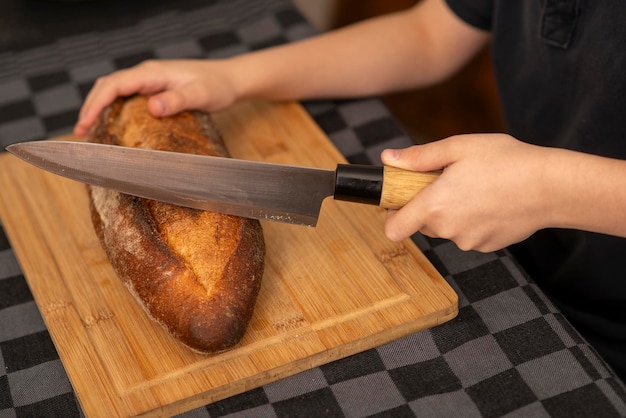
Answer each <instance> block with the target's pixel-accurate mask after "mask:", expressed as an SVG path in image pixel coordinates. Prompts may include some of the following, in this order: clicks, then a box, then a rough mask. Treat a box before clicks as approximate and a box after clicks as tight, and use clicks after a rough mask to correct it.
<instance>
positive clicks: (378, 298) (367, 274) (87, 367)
mask: <svg viewBox="0 0 626 418" xmlns="http://www.w3.org/2000/svg"><path fill="white" fill-rule="evenodd" d="M214 116H215V120H216V122H217V124H218V126H219V127H220V130H221V131H222V134H223V135H224V137H225V141H226V144H227V146H228V148H229V150H230V152H231V154H232V155H233V156H234V157H237V158H246V159H251V160H259V161H270V162H277V163H288V164H299V165H306V166H316V167H322V168H334V167H335V165H336V164H337V163H339V162H344V160H343V158H342V156H341V155H340V153H339V152H338V151H337V150H336V149H335V148H334V147H333V146H332V144H331V143H330V142H329V140H328V139H327V138H326V137H325V136H324V134H323V132H322V131H321V130H320V129H319V128H318V127H317V125H315V123H314V122H313V121H312V120H311V119H310V118H309V116H308V115H307V113H306V112H305V111H304V110H303V109H302V108H301V107H300V105H298V104H295V103H285V104H271V105H270V104H267V103H242V104H239V105H237V106H234V107H232V108H230V109H229V110H228V111H224V112H221V113H218V114H216V115H214ZM63 139H66V140H67V139H75V138H68V137H65V138H63ZM0 190H2V194H1V196H0V217H1V219H2V222H3V225H4V228H5V230H6V232H7V234H8V236H9V239H10V241H11V244H12V246H13V248H14V250H15V253H16V256H17V258H18V259H19V261H20V264H21V266H22V269H23V271H24V274H25V276H26V278H27V281H28V283H29V285H30V287H31V290H32V293H33V295H34V297H35V300H36V302H37V304H38V306H39V309H40V311H41V313H42V316H43V318H44V320H45V323H46V325H47V327H48V329H49V331H50V334H51V336H52V339H53V340H54V343H55V345H56V348H57V350H58V352H59V355H60V357H61V360H62V361H63V364H64V366H65V368H66V370H67V373H68V375H69V377H70V380H71V382H72V385H73V387H74V389H75V391H76V393H77V395H78V398H79V400H80V403H81V405H82V407H83V410H84V411H85V413H86V414H87V416H90V417H91V416H94V417H97V416H107V417H111V416H138V415H141V416H168V415H173V414H176V413H181V412H183V411H186V410H189V409H191V408H194V407H197V406H200V405H203V404H207V403H210V402H214V401H217V400H220V399H223V398H226V397H228V396H231V395H235V394H238V393H241V392H244V391H246V390H249V389H252V388H255V387H258V386H260V385H263V384H265V383H268V382H271V381H274V380H277V379H280V378H283V377H286V376H289V375H292V374H294V373H297V372H299V371H302V370H306V369H309V368H312V367H315V366H318V365H321V364H324V363H327V362H330V361H332V360H336V359H339V358H342V357H345V356H348V355H351V354H354V353H357V352H360V351H363V350H366V349H369V348H371V347H375V346H378V345H381V344H383V343H386V342H389V341H391V340H394V339H397V338H400V337H402V336H404V335H407V334H409V333H411V332H415V331H418V330H421V329H425V328H428V327H432V326H434V325H437V324H439V323H442V322H444V321H447V320H449V319H451V318H453V317H454V316H455V315H456V313H457V296H456V294H455V293H454V291H453V290H452V289H451V288H450V287H449V286H448V284H447V283H446V282H445V281H444V280H443V278H442V277H441V276H440V275H439V273H438V272H437V271H436V270H435V269H434V268H433V266H432V265H431V264H430V263H429V262H428V261H427V260H426V258H425V257H424V255H423V254H422V253H421V252H420V251H419V249H418V248H417V247H416V246H415V245H414V244H413V243H412V242H411V241H409V240H407V241H404V242H401V243H392V242H390V241H388V240H387V239H386V238H385V237H384V235H383V228H382V225H383V222H384V216H385V215H384V210H382V209H380V208H377V207H370V206H365V205H358V204H354V203H346V202H335V201H332V200H327V201H325V202H324V205H323V208H322V214H321V217H320V220H319V223H318V226H317V227H316V228H307V227H301V226H294V225H287V224H280V223H272V222H264V223H263V228H264V233H265V238H266V243H267V256H266V269H265V270H266V271H265V275H264V279H263V285H262V289H261V293H260V295H259V298H258V301H257V305H256V309H255V313H254V316H253V318H252V321H251V323H250V325H249V328H248V331H247V333H246V335H245V336H244V338H243V340H242V342H241V343H240V344H239V345H238V346H236V347H235V348H234V349H232V350H229V351H226V352H223V353H219V354H216V355H208V356H207V355H200V354H196V353H194V352H192V351H190V350H188V349H187V348H185V347H184V346H182V345H181V344H179V343H177V342H176V341H175V340H173V339H172V338H171V337H169V336H168V335H167V334H166V332H165V331H164V330H163V329H161V328H160V326H159V325H157V324H155V323H153V322H152V321H150V319H148V317H147V316H146V315H145V313H144V312H143V311H142V310H141V308H140V307H139V306H138V305H137V304H136V303H135V301H134V300H133V299H132V297H131V296H130V294H129V293H128V292H127V291H126V289H125V287H124V286H123V285H122V283H121V282H120V281H119V280H118V278H117V277H116V276H115V274H114V272H113V270H112V269H111V266H110V264H109V262H108V260H107V258H106V255H105V254H104V252H103V251H102V249H101V248H100V245H99V243H98V240H97V238H96V236H95V233H94V232H93V229H92V226H91V221H90V219H89V210H88V201H87V194H86V190H85V186H84V185H82V184H79V183H77V182H74V181H71V180H67V179H64V178H61V177H58V176H54V175H51V174H48V173H47V172H44V171H42V170H39V169H37V168H34V167H32V166H30V165H28V164H26V163H23V162H22V161H20V160H18V159H17V158H15V157H13V156H11V155H9V154H7V153H4V154H3V155H0Z"/></svg>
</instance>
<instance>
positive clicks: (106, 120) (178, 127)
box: [88, 96, 265, 353]
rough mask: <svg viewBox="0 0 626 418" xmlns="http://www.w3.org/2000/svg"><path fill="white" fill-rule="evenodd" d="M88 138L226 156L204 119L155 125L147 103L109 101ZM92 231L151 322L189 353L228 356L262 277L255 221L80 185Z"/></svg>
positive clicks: (195, 115)
mask: <svg viewBox="0 0 626 418" xmlns="http://www.w3.org/2000/svg"><path fill="white" fill-rule="evenodd" d="M88 140H89V141H90V142H97V143H103V144H112V145H122V146H129V147H138V148H148V149H156V150H166V151H176V152H185V153H193V154H204V155H216V156H228V155H227V151H226V148H225V147H224V143H223V142H222V139H221V136H220V134H219V133H218V131H217V130H216V128H215V126H214V124H213V122H212V120H211V118H210V116H209V115H208V114H206V113H202V112H183V113H180V114H178V115H175V116H172V117H166V118H155V117H153V116H151V115H150V113H149V112H148V110H147V99H146V98H145V97H142V96H134V97H132V98H129V99H118V100H117V101H116V102H114V103H113V104H112V105H111V106H109V107H108V108H107V109H105V111H103V113H102V115H101V116H100V119H99V121H98V122H97V124H96V126H95V127H94V128H93V129H92V130H91V132H90V134H89V137H88ZM88 191H89V197H90V210H91V217H92V221H93V225H94V229H95V231H96V233H97V235H98V237H99V239H100V242H101V244H102V247H103V248H104V250H105V251H106V253H107V256H108V258H109V260H110V262H111V265H112V266H113V268H114V270H115V272H116V273H117V275H118V276H119V278H120V279H121V280H122V281H123V282H124V283H125V285H126V286H127V288H128V289H129V291H130V292H131V293H132V294H133V295H134V296H135V298H136V299H137V300H138V302H139V303H140V304H141V305H142V306H143V307H144V308H145V310H146V311H147V313H148V314H149V315H150V317H152V318H153V319H154V320H155V321H157V322H159V323H160V324H161V325H163V326H164V327H165V329H166V330H167V331H169V333H170V334H171V335H173V336H174V337H175V338H177V339H178V340H180V341H181V342H182V343H183V344H185V345H187V346H188V347H190V348H192V349H193V350H196V351H200V352H205V353H210V352H218V351H222V350H225V349H228V348H230V347H232V346H233V345H235V344H236V343H237V342H239V340H240V339H241V338H242V336H243V334H244V332H245V330H246V328H247V325H248V322H249V321H250V318H251V316H252V312H253V309H254V305H255V302H256V298H257V294H258V292H259V288H260V285H261V278H262V276H263V267H264V254H265V243H264V239H263V232H262V229H261V225H260V223H259V222H258V221H256V220H251V219H244V218H239V217H235V216H228V215H222V214H216V213H212V212H205V211H200V210H196V209H190V208H184V207H179V206H174V205H170V204H167V203H162V202H156V201H153V200H148V199H141V198H137V197H133V196H129V195H126V194H122V193H118V192H115V191H112V190H109V189H103V188H100V187H88Z"/></svg>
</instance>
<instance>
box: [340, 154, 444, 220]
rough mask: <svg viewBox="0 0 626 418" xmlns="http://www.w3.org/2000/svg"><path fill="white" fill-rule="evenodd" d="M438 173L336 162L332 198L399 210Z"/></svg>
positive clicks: (433, 179)
mask: <svg viewBox="0 0 626 418" xmlns="http://www.w3.org/2000/svg"><path fill="white" fill-rule="evenodd" d="M440 174H441V171H431V172H426V173H423V172H421V173H420V172H416V171H407V170H402V169H400V168H394V167H380V166H373V165H358V164H339V165H338V166H337V171H336V177H335V195H334V198H335V199H336V200H347V201H351V202H359V203H366V204H370V205H378V206H381V207H383V208H386V209H399V208H401V207H402V206H404V205H406V204H407V203H408V202H409V200H411V199H412V198H413V196H415V195H416V194H417V193H418V192H419V191H421V190H422V189H423V188H424V187H426V186H428V185H429V184H430V183H432V182H433V181H435V179H436V178H437V177H439V175H440Z"/></svg>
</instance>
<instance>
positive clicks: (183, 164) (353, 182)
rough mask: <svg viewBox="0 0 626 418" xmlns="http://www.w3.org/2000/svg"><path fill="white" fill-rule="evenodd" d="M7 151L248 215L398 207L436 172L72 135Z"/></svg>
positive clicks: (83, 178) (117, 185) (305, 215)
mask: <svg viewBox="0 0 626 418" xmlns="http://www.w3.org/2000/svg"><path fill="white" fill-rule="evenodd" d="M6 149H7V151H9V152H10V153H12V154H14V155H15V156H17V157H19V158H21V159H22V160H24V161H26V162H28V163H30V164H33V165H35V166H37V167H39V168H42V169H44V170H47V171H50V172H52V173H54V174H58V175H61V176H63V177H68V178H70V179H73V180H77V181H79V182H82V183H87V184H91V185H94V186H100V187H105V188H109V189H114V190H117V191H119V192H123V193H126V194H130V195H134V196H139V197H143V198H147V199H152V200H159V201H163V202H167V203H171V204H174V205H179V206H187V207H191V208H196V209H202V210H208V211H212V212H219V213H226V214H230V215H236V216H241V217H246V218H254V219H262V220H270V221H280V222H286V223H291V224H299V225H308V226H315V225H316V224H317V219H318V217H319V213H320V209H321V206H322V201H323V200H324V199H325V198H326V197H328V196H333V197H334V198H335V199H336V200H345V201H352V202H360V203H366V204H372V205H379V206H381V207H384V208H388V209H399V208H400V207H402V206H404V205H405V204H406V203H407V202H408V201H409V200H411V199H412V198H413V197H414V196H415V195H416V194H417V193H418V192H419V191H420V190H422V189H423V188H424V187H426V186H427V185H428V184H430V183H431V182H433V181H434V180H435V179H436V178H437V177H438V176H439V174H440V172H427V173H420V172H414V171H406V170H401V169H397V168H393V167H380V166H373V165H355V164H339V165H337V168H336V170H325V169H319V168H307V167H297V166H292V165H283V164H272V163H266V162H257V161H247V160H238V159H233V158H223V157H212V156H204V155H194V154H185V153H180V152H170V151H155V150H145V149H139V148H131V147H123V146H115V145H103V144H93V143H85V142H72V141H34V142H23V143H18V144H13V145H9V146H8V147H7V148H6Z"/></svg>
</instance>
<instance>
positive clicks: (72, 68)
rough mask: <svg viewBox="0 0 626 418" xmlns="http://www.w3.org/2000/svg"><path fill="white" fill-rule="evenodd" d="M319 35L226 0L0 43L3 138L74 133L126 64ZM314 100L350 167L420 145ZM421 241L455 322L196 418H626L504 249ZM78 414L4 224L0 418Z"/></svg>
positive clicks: (0, 242) (591, 358) (603, 370)
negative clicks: (26, 44) (101, 83)
mask: <svg viewBox="0 0 626 418" xmlns="http://www.w3.org/2000/svg"><path fill="white" fill-rule="evenodd" d="M314 33H315V31H314V30H313V29H312V27H311V26H310V25H309V24H308V23H307V22H306V21H305V19H304V18H303V17H302V16H301V15H300V14H299V13H298V11H297V10H296V9H295V8H294V6H293V5H292V4H291V3H289V2H288V1H284V0H257V1H253V0H223V1H214V2H210V3H208V4H207V5H205V6H198V7H197V8H195V9H193V10H175V9H174V10H172V11H170V12H167V13H163V14H159V15H157V16H152V17H150V18H146V19H144V20H141V21H139V22H138V23H137V24H136V25H134V26H130V27H125V28H121V29H112V30H110V31H100V32H89V33H83V34H78V35H75V36H71V37H67V38H63V39H60V40H58V41H56V42H54V43H53V44H49V45H46V46H45V47H40V48H31V49H28V50H25V51H21V52H15V51H5V52H2V53H0V147H2V148H4V147H5V146H6V145H9V144H11V143H14V142H19V141H25V140H34V139H40V138H43V137H50V136H55V135H61V134H66V133H69V132H70V131H71V128H72V126H73V124H74V122H75V120H76V116H77V113H78V109H79V107H80V104H81V102H82V100H83V98H84V96H85V94H86V92H87V91H88V90H89V88H90V87H91V85H92V83H93V81H94V80H95V78H96V77H98V76H100V75H102V74H106V73H109V72H111V71H113V70H116V69H119V68H124V67H128V66H130V65H133V64H136V63H138V62H140V61H142V60H144V59H147V58H181V57H187V58H189V57H224V56H229V55H232V54H237V53H241V52H245V51H249V50H254V49H259V48H263V47H266V46H270V45H275V44H280V43H285V42H291V41H294V40H298V39H301V38H304V37H307V36H310V35H312V34H314ZM305 107H306V109H307V111H308V112H309V113H310V114H311V116H312V117H313V118H314V120H315V121H316V122H317V123H318V124H319V125H320V126H321V128H322V129H323V130H324V131H325V132H326V134H327V135H328V136H329V138H330V139H331V140H332V141H333V143H335V144H336V146H337V147H338V148H339V150H340V151H341V152H342V153H343V154H344V155H345V156H346V157H347V159H348V160H349V161H350V162H352V163H378V162H379V153H380V151H381V150H382V149H383V148H386V147H403V146H408V145H411V140H410V139H409V138H408V137H407V135H406V134H405V133H404V132H403V131H402V130H401V129H400V128H399V126H398V124H397V123H396V122H395V121H394V120H393V118H392V116H391V115H390V114H389V112H388V110H387V109H386V108H385V107H384V105H383V104H382V103H381V102H380V101H379V100H377V99H364V100H351V101H316V102H307V103H305ZM0 193H1V191H0ZM0 198H1V197H0ZM413 239H414V240H415V242H416V243H417V244H418V246H419V247H420V248H421V249H422V251H423V252H424V253H425V254H426V256H427V257H428V259H429V260H430V261H431V262H432V263H433V264H434V266H435V267H436V268H437V269H438V271H439V272H440V273H441V274H442V275H443V276H444V277H445V279H446V280H447V281H448V282H449V283H450V284H451V286H452V287H453V288H454V289H455V290H456V291H457V293H458V294H459V315H458V317H457V318H455V319H454V320H452V321H450V322H448V323H445V324H443V325H440V326H438V327H435V328H433V329H430V330H427V331H423V332H419V333H416V334H412V335H409V336H407V337H405V338H402V339H400V340H397V341H395V342H392V343H389V344H386V345H383V346H380V347H377V348H375V349H371V350H368V351H365V352H363V353H360V354H357V355H354V356H351V357H348V358H345V359H342V360H338V361H335V362H332V363H329V364H326V365H323V366H321V367H317V368H314V369H311V370H308V371H305V372H302V373H299V374H297V375H294V376H291V377H288V378H285V379H282V380H279V381H277V382H274V383H271V384H268V385H265V386H263V387H259V388H256V389H252V390H250V391H248V392H245V393H243V394H241V395H237V396H234V397H231V398H228V399H225V400H222V401H219V402H216V403H213V404H211V405H207V406H205V407H202V408H198V409H195V410H193V411H189V412H187V413H185V414H183V416H188V417H219V416H233V417H239V416H241V417H243V416H251V417H252V416H253V417H290V416H332V417H334V416H350V417H360V416H380V417H382V416H389V417H392V416H393V417H402V416H420V417H422V416H462V417H474V416H476V417H478V416H487V417H495V416H504V415H507V414H509V415H508V416H524V417H527V416H531V417H535V416H536V417H547V416H553V417H572V416H589V417H604V416H605V417H619V416H626V387H625V386H624V385H623V383H622V382H621V381H620V380H619V379H618V378H617V377H616V376H615V374H614V373H613V372H612V371H611V370H610V368H609V367H608V366H607V365H606V364H605V363H604V361H603V360H602V359H601V358H599V357H598V355H597V354H596V352H595V351H594V350H593V349H592V348H591V347H590V346H589V345H588V344H587V343H586V342H585V341H584V340H583V339H582V338H581V337H580V335H579V334H578V332H577V331H576V330H575V329H574V328H573V327H572V326H571V325H570V324H569V322H568V321H567V320H566V319H565V318H564V317H563V315H562V314H561V313H560V312H559V311H558V310H557V309H556V308H555V307H554V305H552V304H551V303H550V302H549V300H548V299H547V298H546V296H545V295H544V294H543V292H542V291H541V290H540V289H539V288H538V287H537V286H536V285H535V284H534V283H533V282H532V280H531V279H530V278H528V277H527V276H526V275H525V274H524V273H523V272H522V271H521V270H520V269H519V268H518V267H517V266H516V265H515V262H514V260H513V259H512V258H511V257H510V256H509V254H508V253H507V252H506V251H500V252H496V253H489V254H481V253H476V252H462V251H459V250H458V248H457V247H456V246H455V245H454V244H453V243H451V242H448V241H444V240H431V239H426V238H424V237H423V236H420V235H416V236H414V237H413ZM81 415H82V412H81V409H80V406H79V405H78V403H77V400H76V397H75V394H74V392H73V391H72V387H71V385H70V382H69V380H68V378H67V375H66V373H65V371H64V368H63V365H62V364H61V362H60V360H59V357H58V354H57V352H56V351H55V348H54V345H53V343H52V340H51V338H50V335H49V334H48V331H47V330H46V327H45V325H44V323H43V320H42V318H41V316H40V314H39V311H38V309H37V306H36V305H35V302H34V301H33V298H32V295H31V293H30V291H29V289H28V286H27V284H26V281H25V279H24V276H23V274H22V271H21V269H20V266H19V263H18V260H16V258H15V255H14V253H13V251H12V249H11V246H10V242H9V240H8V238H7V237H6V235H5V233H4V230H3V229H2V227H1V224H0V417H2V418H3V417H22V416H39V417H48V416H59V417H73V416H81Z"/></svg>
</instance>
